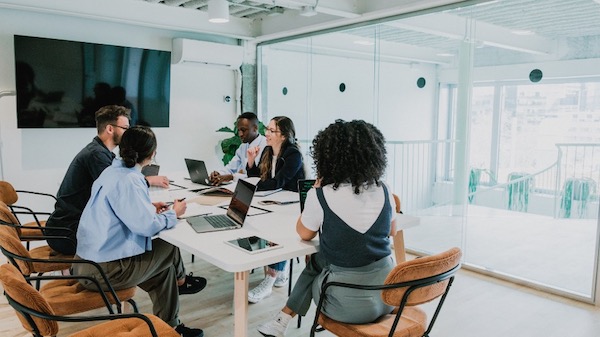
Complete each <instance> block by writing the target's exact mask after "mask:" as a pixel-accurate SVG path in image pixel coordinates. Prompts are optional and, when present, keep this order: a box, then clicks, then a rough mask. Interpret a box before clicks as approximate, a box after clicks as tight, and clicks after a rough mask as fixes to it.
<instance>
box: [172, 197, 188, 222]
mask: <svg viewBox="0 0 600 337" xmlns="http://www.w3.org/2000/svg"><path fill="white" fill-rule="evenodd" d="M186 209H187V203H186V202H185V201H183V200H182V201H179V200H175V202H174V203H173V210H174V211H175V214H177V217H178V218H179V217H180V216H182V215H183V213H185V210H186Z"/></svg>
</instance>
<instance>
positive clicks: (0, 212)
mask: <svg viewBox="0 0 600 337" xmlns="http://www.w3.org/2000/svg"><path fill="white" fill-rule="evenodd" d="M0 220H2V221H5V222H8V223H11V224H15V225H18V224H19V220H18V219H17V218H16V217H15V215H14V214H13V213H12V212H11V211H10V209H9V208H8V206H7V205H6V204H5V203H4V202H3V201H0Z"/></svg>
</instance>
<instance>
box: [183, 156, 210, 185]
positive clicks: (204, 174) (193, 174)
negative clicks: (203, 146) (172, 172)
mask: <svg viewBox="0 0 600 337" xmlns="http://www.w3.org/2000/svg"><path fill="white" fill-rule="evenodd" d="M185 165H186V166H187V169H188V173H189V174H190V180H191V181H192V182H193V183H196V184H202V185H206V186H212V185H211V183H210V180H209V179H208V171H207V170H206V165H204V162H203V161H202V160H195V159H189V158H185Z"/></svg>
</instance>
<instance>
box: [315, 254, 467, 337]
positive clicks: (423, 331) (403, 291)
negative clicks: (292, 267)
mask: <svg viewBox="0 0 600 337" xmlns="http://www.w3.org/2000/svg"><path fill="white" fill-rule="evenodd" d="M461 255H462V254H461V251H460V249H459V248H452V249H449V250H447V251H445V252H443V253H440V254H436V255H432V256H426V257H421V258H417V259H414V260H411V261H406V262H403V263H400V264H398V265H397V266H396V267H395V268H394V269H393V270H392V271H391V272H390V273H389V275H388V277H387V278H386V280H385V282H384V284H383V285H381V286H363V285H353V284H346V283H339V282H328V283H325V284H323V287H322V291H321V297H320V299H319V304H318V306H317V313H316V315H315V321H314V323H313V326H312V328H311V332H310V336H311V337H312V336H314V334H315V331H316V329H317V326H318V325H321V326H322V327H323V328H324V329H326V330H328V331H330V332H332V333H334V334H335V335H337V336H344V337H384V336H388V337H392V336H393V337H417V336H428V335H429V333H430V331H431V329H432V327H433V324H434V323H435V320H436V318H437V315H438V314H439V312H440V309H441V307H442V305H443V304H444V300H445V298H446V295H447V294H448V291H449V290H450V286H451V285H452V282H453V281H454V274H455V273H456V272H457V271H458V269H459V268H460V259H461ZM330 287H347V288H354V289H369V290H373V291H380V292H381V297H382V299H383V301H384V302H385V303H387V304H388V305H392V306H395V307H397V309H396V310H394V312H393V313H391V314H388V315H384V316H382V317H380V318H379V319H378V320H377V321H375V322H372V323H368V324H348V323H342V322H338V321H335V320H332V319H331V318H329V317H327V316H325V315H324V314H323V313H322V312H321V308H322V307H323V302H324V299H325V297H326V292H327V289H328V288H330ZM438 297H439V298H440V299H439V301H438V305H437V308H436V310H435V313H434V315H433V317H432V318H431V319H430V320H429V323H428V320H427V315H426V313H425V312H424V311H423V310H422V309H420V308H419V307H418V306H419V305H420V304H423V303H427V302H430V301H433V300H434V299H436V298H438Z"/></svg>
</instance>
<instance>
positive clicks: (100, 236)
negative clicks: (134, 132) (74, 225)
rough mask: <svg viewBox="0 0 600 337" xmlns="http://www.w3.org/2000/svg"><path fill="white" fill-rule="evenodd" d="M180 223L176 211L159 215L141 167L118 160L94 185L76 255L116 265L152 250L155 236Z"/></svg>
mask: <svg viewBox="0 0 600 337" xmlns="http://www.w3.org/2000/svg"><path fill="white" fill-rule="evenodd" d="M176 223H177V216H176V214H175V212H174V211H173V210H169V211H166V212H163V213H160V214H157V213H156V208H155V207H154V205H153V204H152V202H151V200H150V195H149V194H148V185H147V184H146V180H145V179H144V176H143V175H142V173H141V172H140V168H139V167H138V166H136V167H133V168H128V167H126V166H125V165H124V164H123V162H122V161H121V160H119V159H115V160H114V161H113V163H112V165H111V166H110V167H108V168H107V169H106V170H104V172H102V174H101V175H100V176H99V177H98V179H97V180H96V181H95V182H94V184H93V185H92V194H91V196H90V199H89V201H88V203H87V205H86V206H85V208H84V210H83V214H82V215H81V220H80V221H79V229H78V230H77V255H78V256H80V257H82V258H84V259H88V260H92V261H95V262H107V261H114V260H118V259H122V258H126V257H131V256H135V255H139V254H142V253H144V252H145V251H149V250H152V236H153V235H155V234H156V233H158V232H160V231H161V230H163V229H167V228H172V227H173V226H175V224H176Z"/></svg>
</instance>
